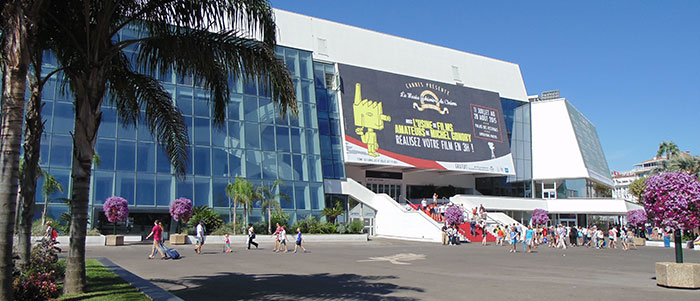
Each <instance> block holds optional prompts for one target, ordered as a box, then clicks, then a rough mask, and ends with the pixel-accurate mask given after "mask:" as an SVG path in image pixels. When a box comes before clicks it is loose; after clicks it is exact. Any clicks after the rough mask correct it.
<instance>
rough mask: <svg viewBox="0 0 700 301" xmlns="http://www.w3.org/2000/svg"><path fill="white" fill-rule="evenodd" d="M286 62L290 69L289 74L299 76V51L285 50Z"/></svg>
mask: <svg viewBox="0 0 700 301" xmlns="http://www.w3.org/2000/svg"><path fill="white" fill-rule="evenodd" d="M284 52H285V57H284V62H285V64H286V65H287V69H289V73H291V74H292V75H294V76H299V51H296V50H294V49H285V50H284Z"/></svg>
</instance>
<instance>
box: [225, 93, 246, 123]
mask: <svg viewBox="0 0 700 301" xmlns="http://www.w3.org/2000/svg"><path fill="white" fill-rule="evenodd" d="M228 119H231V120H241V119H243V95H240V94H233V95H231V101H230V102H229V103H228Z"/></svg>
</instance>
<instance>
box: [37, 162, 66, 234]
mask: <svg viewBox="0 0 700 301" xmlns="http://www.w3.org/2000/svg"><path fill="white" fill-rule="evenodd" d="M43 173H44V184H43V185H42V186H41V193H43V194H44V211H43V212H42V213H41V224H42V225H43V224H45V223H46V208H47V207H49V201H50V199H49V196H50V195H52V194H54V193H56V191H60V192H63V186H61V183H59V182H58V181H57V180H56V178H55V177H54V176H53V175H52V174H50V173H49V172H47V171H43Z"/></svg>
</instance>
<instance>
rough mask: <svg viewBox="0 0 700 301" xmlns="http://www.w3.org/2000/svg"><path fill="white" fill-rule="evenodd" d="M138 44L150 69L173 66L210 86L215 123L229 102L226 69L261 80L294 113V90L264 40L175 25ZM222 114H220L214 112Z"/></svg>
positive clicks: (283, 109)
mask: <svg viewBox="0 0 700 301" xmlns="http://www.w3.org/2000/svg"><path fill="white" fill-rule="evenodd" d="M151 34H152V37H150V38H147V39H144V40H143V41H142V42H141V43H142V44H141V47H140V52H139V55H138V58H137V60H138V62H139V63H140V64H142V65H143V66H145V67H146V69H147V71H148V72H155V70H156V69H160V70H169V69H171V68H173V69H174V70H175V71H176V72H178V73H180V74H192V75H193V77H194V79H195V81H199V80H202V81H203V82H204V83H205V85H206V86H207V88H209V89H210V90H211V93H212V94H211V96H212V97H211V101H212V102H213V103H214V111H215V112H216V114H215V116H214V118H215V122H217V123H221V122H223V119H224V110H223V109H224V107H223V106H224V105H225V104H226V103H227V102H228V95H229V88H228V76H227V75H228V73H229V72H230V73H231V75H232V76H233V77H236V78H244V79H246V80H261V81H262V82H265V83H268V84H266V85H261V86H262V87H264V89H265V90H266V91H263V93H266V94H268V93H269V94H270V95H271V96H272V99H273V100H275V101H276V102H277V103H278V104H279V105H280V107H281V115H282V117H284V116H285V115H286V114H287V112H288V111H290V112H291V113H292V114H296V113H297V104H296V94H295V92H294V84H293V82H292V79H291V76H290V75H289V71H288V70H287V68H286V67H285V66H284V63H283V62H282V61H281V60H279V59H277V58H276V57H275V55H274V49H273V48H272V47H270V46H269V45H267V44H265V43H264V42H260V41H257V40H254V39H250V38H245V37H241V36H240V35H239V34H238V33H237V32H235V31H223V32H208V31H197V30H191V29H177V28H174V27H170V28H163V29H159V31H157V32H152V33H151ZM217 114H220V115H217Z"/></svg>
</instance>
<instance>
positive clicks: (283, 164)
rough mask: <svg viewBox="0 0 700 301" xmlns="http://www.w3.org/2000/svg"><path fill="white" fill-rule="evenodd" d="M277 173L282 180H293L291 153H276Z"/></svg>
mask: <svg viewBox="0 0 700 301" xmlns="http://www.w3.org/2000/svg"><path fill="white" fill-rule="evenodd" d="M277 164H278V165H279V167H278V173H277V174H278V175H279V178H280V179H282V180H294V176H293V174H292V171H293V169H292V155H290V154H278V155H277Z"/></svg>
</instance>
